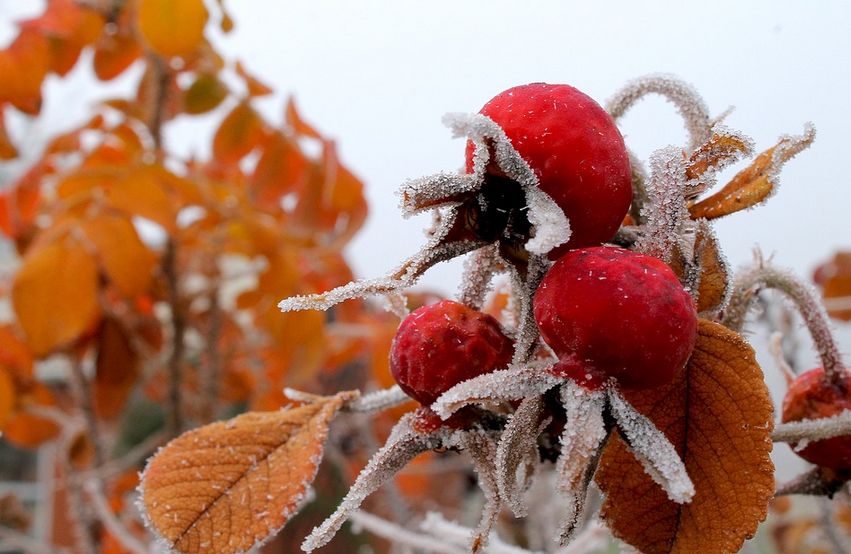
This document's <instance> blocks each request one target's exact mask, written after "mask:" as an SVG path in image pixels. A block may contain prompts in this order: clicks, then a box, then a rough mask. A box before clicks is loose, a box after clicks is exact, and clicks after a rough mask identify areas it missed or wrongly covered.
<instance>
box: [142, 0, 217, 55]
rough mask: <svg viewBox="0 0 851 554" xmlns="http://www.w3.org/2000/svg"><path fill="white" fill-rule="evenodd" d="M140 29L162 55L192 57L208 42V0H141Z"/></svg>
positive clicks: (143, 35) (147, 40)
mask: <svg viewBox="0 0 851 554" xmlns="http://www.w3.org/2000/svg"><path fill="white" fill-rule="evenodd" d="M138 18H139V20H138V25H139V31H140V32H141V34H142V37H144V39H145V42H147V43H148V45H149V46H150V47H151V48H152V49H153V50H154V51H156V52H157V53H158V54H160V55H162V56H166V57H168V56H188V55H190V54H192V53H193V52H195V50H196V49H198V47H199V46H201V44H202V42H203V41H204V26H205V25H206V24H207V8H206V7H205V6H204V0H140V2H139V16H138Z"/></svg>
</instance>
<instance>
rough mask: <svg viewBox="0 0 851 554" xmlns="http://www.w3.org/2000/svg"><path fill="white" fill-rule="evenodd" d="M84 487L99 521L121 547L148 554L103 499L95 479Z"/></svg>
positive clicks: (136, 553)
mask: <svg viewBox="0 0 851 554" xmlns="http://www.w3.org/2000/svg"><path fill="white" fill-rule="evenodd" d="M83 487H84V488H85V490H86V493H87V494H88V495H89V498H90V499H91V501H92V507H93V508H94V510H95V514H97V516H98V519H100V520H101V522H102V523H103V524H104V525H105V526H106V528H107V529H108V530H109V532H110V533H111V534H112V536H113V537H115V538H116V539H117V540H118V541H119V542H120V543H121V546H123V547H124V548H126V549H127V550H129V551H130V552H132V553H133V554H148V548H147V546H145V545H144V544H142V543H141V542H140V541H139V540H138V539H137V538H136V537H134V536H133V535H131V534H130V533H129V532H128V531H127V528H126V527H124V525H122V524H121V522H119V521H118V518H116V517H115V514H114V513H113V512H112V509H110V507H109V505H107V503H106V499H105V498H104V497H103V492H102V491H101V488H100V484H99V483H98V482H97V481H95V480H94V479H89V480H88V481H86V482H85V484H84V485H83Z"/></svg>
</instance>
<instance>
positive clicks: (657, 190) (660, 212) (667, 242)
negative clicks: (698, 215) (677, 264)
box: [635, 146, 689, 262]
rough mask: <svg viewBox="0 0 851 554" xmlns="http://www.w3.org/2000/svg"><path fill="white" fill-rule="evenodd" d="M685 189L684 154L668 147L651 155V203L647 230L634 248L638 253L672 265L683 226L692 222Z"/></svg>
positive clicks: (644, 211)
mask: <svg viewBox="0 0 851 554" xmlns="http://www.w3.org/2000/svg"><path fill="white" fill-rule="evenodd" d="M685 187H686V165H685V160H684V158H683V153H682V150H680V149H679V148H677V147H675V146H668V147H666V148H662V149H660V150H657V151H656V152H654V153H653V154H651V156H650V181H649V182H648V184H647V198H648V202H647V203H646V204H645V205H644V208H643V209H642V212H641V216H642V219H643V220H644V229H643V233H642V235H641V238H640V239H639V241H638V243H637V244H636V245H635V249H636V251H638V252H641V253H643V254H648V255H651V256H656V257H657V258H659V259H661V260H663V261H665V262H670V260H671V254H672V252H673V249H674V248H675V246H676V244H677V243H678V242H679V240H680V235H681V229H682V226H683V223H684V222H685V221H686V220H688V219H689V213H688V209H687V207H686V202H685Z"/></svg>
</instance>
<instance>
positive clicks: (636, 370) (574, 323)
mask: <svg viewBox="0 0 851 554" xmlns="http://www.w3.org/2000/svg"><path fill="white" fill-rule="evenodd" d="M534 311H535V320H536V321H537V323H538V327H539V328H540V330H541V335H542V337H543V339H544V340H545V341H546V343H547V344H548V345H550V347H552V349H553V351H554V352H555V353H556V355H557V356H558V357H559V361H558V363H557V364H556V365H555V367H554V368H553V370H552V371H553V373H555V374H557V375H559V376H563V377H570V378H572V379H574V380H575V381H577V382H579V383H581V384H584V385H585V386H586V387H589V388H595V387H597V386H600V385H602V384H603V383H605V382H606V381H607V380H608V379H610V378H614V379H615V380H616V381H617V382H618V383H619V384H620V386H622V387H624V388H627V389H641V388H650V387H654V386H658V385H662V384H665V383H668V382H670V381H671V380H672V379H673V377H674V375H675V374H676V372H678V371H680V370H681V369H682V368H683V366H684V365H685V363H686V362H687V361H688V358H689V356H691V352H692V350H693V349H694V343H695V340H696V338H697V311H696V310H695V306H694V302H693V301H692V298H691V296H690V295H689V294H688V293H687V292H686V291H685V290H684V289H683V287H682V285H681V284H680V282H679V280H678V279H677V276H676V275H675V274H674V272H673V271H672V270H671V268H670V267H668V265H666V264H665V263H664V262H662V261H661V260H659V259H657V258H654V257H651V256H646V255H643V254H638V253H635V252H632V251H629V250H625V249H623V248H618V247H614V246H599V247H593V248H584V249H579V250H572V251H570V252H568V253H567V254H565V255H564V256H562V257H561V258H559V260H558V261H556V263H555V264H554V265H553V267H552V268H550V270H549V272H548V273H547V275H546V276H545V277H544V279H543V281H542V282H541V285H540V287H539V288H538V290H537V292H536V293H535V299H534Z"/></svg>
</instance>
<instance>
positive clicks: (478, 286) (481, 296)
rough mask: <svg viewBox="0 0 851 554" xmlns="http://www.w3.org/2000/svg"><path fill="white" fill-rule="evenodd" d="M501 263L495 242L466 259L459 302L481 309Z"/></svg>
mask: <svg viewBox="0 0 851 554" xmlns="http://www.w3.org/2000/svg"><path fill="white" fill-rule="evenodd" d="M500 265H501V264H500V258H499V250H498V248H497V246H496V245H495V244H491V245H490V246H486V247H484V248H480V249H479V250H476V251H475V252H474V253H473V254H472V255H471V256H470V257H469V258H467V259H466V260H465V261H464V277H463V278H462V279H461V283H462V285H461V291H460V292H459V293H458V302H460V303H462V304H464V305H467V306H470V307H471V308H473V309H474V310H481V308H482V304H483V303H484V300H485V296H486V295H487V293H488V291H489V290H490V288H491V281H492V279H493V276H494V274H495V273H496V272H497V270H498V269H499V268H500Z"/></svg>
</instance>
